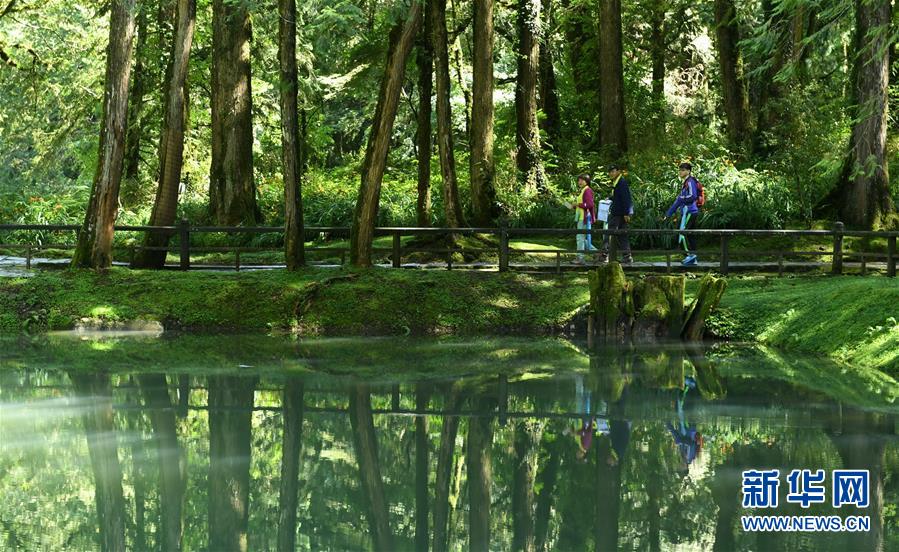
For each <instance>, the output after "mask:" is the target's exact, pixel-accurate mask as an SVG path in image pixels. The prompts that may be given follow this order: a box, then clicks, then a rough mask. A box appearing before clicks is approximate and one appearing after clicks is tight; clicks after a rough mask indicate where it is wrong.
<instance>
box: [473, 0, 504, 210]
mask: <svg viewBox="0 0 899 552" xmlns="http://www.w3.org/2000/svg"><path fill="white" fill-rule="evenodd" d="M473 5H474V49H473V51H472V89H473V94H472V100H471V104H472V105H471V110H472V122H471V158H470V160H469V162H470V168H471V207H472V212H473V215H474V224H475V226H491V225H492V224H493V222H494V220H495V219H496V217H497V215H498V214H499V213H498V210H497V206H496V188H495V186H494V181H493V179H494V175H495V174H496V171H495V167H494V164H493V0H474V4H473Z"/></svg>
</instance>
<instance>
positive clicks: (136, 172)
mask: <svg viewBox="0 0 899 552" xmlns="http://www.w3.org/2000/svg"><path fill="white" fill-rule="evenodd" d="M135 9H137V16H136V18H137V22H136V25H137V45H136V46H135V51H134V68H133V71H132V78H131V91H130V92H129V93H128V101H129V103H130V104H131V105H130V106H129V107H128V128H127V130H126V135H125V161H124V164H125V169H124V171H125V173H124V182H123V183H122V190H121V198H122V202H123V203H125V204H128V203H130V202H132V201H136V200H137V195H138V188H139V187H140V181H139V179H138V177H139V176H140V142H141V136H142V134H143V116H144V92H145V90H144V89H145V88H146V82H145V81H146V79H147V75H146V68H145V67H144V60H145V59H146V58H147V10H148V9H149V6H140V7H136V8H135Z"/></svg>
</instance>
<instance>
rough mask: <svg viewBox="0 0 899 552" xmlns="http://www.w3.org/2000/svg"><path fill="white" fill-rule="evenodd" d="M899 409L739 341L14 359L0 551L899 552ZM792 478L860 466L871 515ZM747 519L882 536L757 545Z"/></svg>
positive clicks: (3, 395) (888, 396)
mask: <svg viewBox="0 0 899 552" xmlns="http://www.w3.org/2000/svg"><path fill="white" fill-rule="evenodd" d="M897 395H899V386H897V383H896V382H895V381H894V380H893V379H891V378H889V377H886V376H884V375H882V374H879V373H877V372H865V371H861V370H853V369H850V368H846V367H842V366H837V365H834V364H831V363H829V362H827V361H823V360H820V359H810V358H796V357H788V356H784V355H782V354H780V353H777V352H775V351H771V350H767V349H762V348H757V347H736V346H727V345H719V346H714V347H710V348H685V347H684V346H682V345H671V346H653V347H640V348H617V349H608V350H596V351H592V352H589V353H588V352H587V351H586V350H583V349H581V348H579V347H578V346H575V345H573V344H571V343H568V342H564V341H557V340H513V339H499V340H478V341H445V340H371V339H369V340H316V341H295V340H289V339H281V338H263V337H235V336H227V337H196V336H194V337H191V336H182V337H176V338H165V339H146V340H141V339H127V338H121V339H115V340H105V339H93V340H92V339H73V338H66V337H51V338H40V339H36V340H14V341H2V342H0V546H2V548H4V549H12V550H62V549H66V550H95V549H103V550H126V549H128V550H182V549H183V550H216V551H218V550H243V549H250V550H278V549H282V550H285V549H290V550H292V549H299V550H359V549H362V550H366V549H381V550H428V549H431V550H438V551H440V550H486V549H495V550H538V551H539V550H616V549H617V550H675V549H676V550H855V549H858V550H881V549H882V550H889V549H899V531H897V528H896V524H897V520H899V514H897V509H896V504H897V497H899V478H897V475H899V447H897V440H896V426H897V424H896V414H897V413H899V408H897V403H896V398H897ZM767 468H770V469H773V468H777V469H779V470H780V473H781V483H780V487H779V491H778V499H779V506H778V507H777V508H776V509H773V510H770V511H767V512H759V511H755V512H753V511H750V510H749V509H746V508H743V506H742V503H741V502H742V500H743V495H742V492H741V483H742V472H743V471H744V470H750V469H767ZM794 468H809V469H812V470H815V469H823V470H826V472H827V474H828V482H829V481H830V473H831V470H833V469H839V468H852V469H866V470H869V472H870V504H869V506H868V507H867V508H863V509H851V508H847V507H845V506H844V507H843V508H841V509H839V510H836V509H834V508H833V507H832V505H831V503H830V496H828V500H827V502H826V503H825V504H812V505H811V507H809V508H807V509H803V508H802V507H800V506H799V505H798V504H793V503H787V501H786V497H787V493H788V491H789V489H788V485H787V481H786V479H785V476H786V474H787V473H789V471H790V470H792V469H794ZM828 495H829V490H828ZM748 513H771V514H778V515H811V514H821V515H832V514H839V515H840V516H846V515H852V514H860V515H867V516H869V517H870V520H871V530H870V531H866V532H859V533H853V534H842V533H813V532H805V533H798V532H792V533H773V532H768V533H750V532H744V531H743V530H742V528H741V527H740V517H741V516H742V515H745V514H748Z"/></svg>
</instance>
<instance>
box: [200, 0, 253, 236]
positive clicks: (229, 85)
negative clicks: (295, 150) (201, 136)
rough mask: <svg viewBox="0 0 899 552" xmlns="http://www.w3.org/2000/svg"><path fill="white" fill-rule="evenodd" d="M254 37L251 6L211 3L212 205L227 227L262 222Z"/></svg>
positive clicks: (223, 1)
mask: <svg viewBox="0 0 899 552" xmlns="http://www.w3.org/2000/svg"><path fill="white" fill-rule="evenodd" d="M251 34H252V33H251V28H250V13H249V6H248V4H247V3H245V2H230V1H228V0H213V1H212V161H211V165H210V174H209V205H210V211H211V213H212V216H213V219H214V220H215V222H216V223H217V224H221V225H224V226H237V225H245V226H254V225H256V223H258V222H259V221H260V219H261V216H260V213H259V207H258V206H257V204H256V183H255V182H254V181H253V100H252V93H251V87H250V39H251Z"/></svg>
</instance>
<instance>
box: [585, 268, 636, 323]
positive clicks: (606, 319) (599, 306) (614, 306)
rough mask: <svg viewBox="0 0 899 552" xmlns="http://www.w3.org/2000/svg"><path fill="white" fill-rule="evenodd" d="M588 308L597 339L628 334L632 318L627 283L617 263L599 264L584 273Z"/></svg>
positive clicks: (628, 285) (631, 304) (631, 306)
mask: <svg viewBox="0 0 899 552" xmlns="http://www.w3.org/2000/svg"><path fill="white" fill-rule="evenodd" d="M588 282H589V285H590V310H591V312H592V313H593V316H594V319H595V324H594V329H595V332H596V335H597V336H598V337H599V338H600V339H601V340H612V339H621V338H623V337H625V336H627V335H628V334H629V328H628V326H629V324H630V319H631V317H633V303H632V301H631V294H630V284H629V283H628V281H627V278H625V276H624V270H623V269H622V268H621V265H620V264H618V263H609V264H607V265H603V266H601V267H599V268H597V269H596V270H594V271H592V272H590V274H589V275H588Z"/></svg>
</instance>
